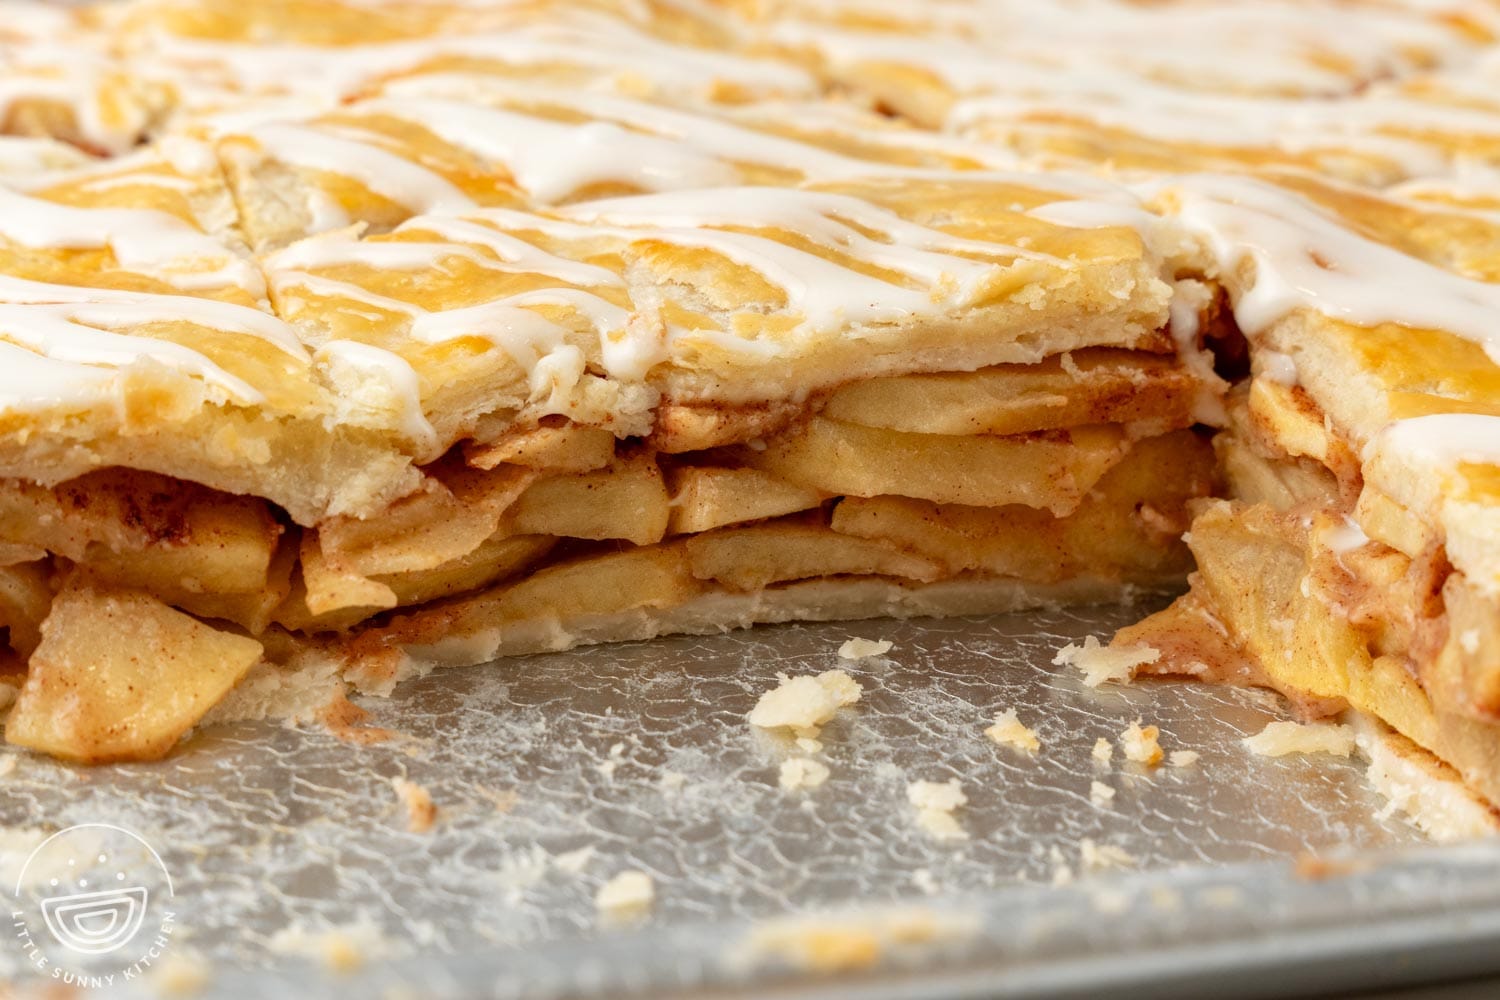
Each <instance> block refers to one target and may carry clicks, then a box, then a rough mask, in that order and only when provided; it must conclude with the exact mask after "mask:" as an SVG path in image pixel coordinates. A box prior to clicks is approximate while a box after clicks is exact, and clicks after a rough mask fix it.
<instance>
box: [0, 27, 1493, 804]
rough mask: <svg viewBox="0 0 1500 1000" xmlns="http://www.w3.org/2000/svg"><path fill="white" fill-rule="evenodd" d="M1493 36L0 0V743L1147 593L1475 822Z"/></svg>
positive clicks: (1211, 643)
mask: <svg viewBox="0 0 1500 1000" xmlns="http://www.w3.org/2000/svg"><path fill="white" fill-rule="evenodd" d="M1497 94H1500V5H1497V4H1495V3H1493V2H1486V0H1473V2H1464V0H1453V2H1452V3H1431V2H1415V0H1411V2H1403V0H1309V2H1305V3H1296V4H1279V3H1278V4H1257V5H1244V4H1234V3H1230V2H1227V0H1168V2H1161V3H1152V4H1137V3H1129V2H1124V0H1056V2H1054V3H1050V4H1045V5H1039V4H1035V3H1031V2H1029V0H1028V2H1023V0H948V2H945V3H941V4H935V5H904V4H896V3H888V2H882V0H858V2H856V0H788V2H778V0H767V2H764V3H757V4H747V3H736V2H728V0H725V2H712V0H702V2H697V3H693V2H689V3H681V2H654V0H646V2H624V0H619V2H616V0H497V2H493V3H480V2H474V0H454V2H452V3H448V2H442V0H437V2H431V0H428V2H421V3H418V2H404V0H348V2H339V0H269V2H263V3H256V4H244V3H238V4H231V3H228V2H227V0H124V2H119V3H104V4H98V5H95V6H91V7H83V8H54V7H49V6H46V5H43V4H39V3H28V2H21V3H16V2H14V0H4V2H0V133H3V134H0V476H3V477H4V478H3V480H0V556H3V557H4V558H3V560H0V562H3V568H0V623H3V625H4V627H5V635H6V636H7V647H6V653H5V655H6V659H5V666H4V672H3V673H0V692H8V693H9V694H8V695H7V698H8V700H10V701H11V702H12V704H11V707H10V710H9V716H8V720H7V722H6V727H5V736H6V739H7V740H8V741H9V742H11V743H13V744H19V745H21V746H25V747H29V748H32V749H35V750H38V751H41V752H45V753H49V754H53V755H56V756H59V757H63V758H67V759H72V760H79V761H88V762H100V761H111V760H130V759H149V758H153V757H159V756H161V755H163V754H166V753H167V752H169V751H170V750H171V748H172V747H173V746H175V745H176V744H177V742H178V741H179V740H180V739H181V738H182V737H183V736H184V734H186V733H187V732H189V731H190V730H191V729H192V728H193V727H195V726H197V725H199V724H200V723H203V722H205V721H213V720H224V719H234V718H246V717H264V716H266V715H269V714H280V715H293V716H296V715H306V714H308V713H311V712H314V711H316V710H317V708H318V707H319V706H321V705H322V704H324V703H325V702H327V701H328V699H329V698H330V697H337V696H338V695H339V694H341V693H342V692H343V691H345V690H349V689H353V690H357V691H362V692H370V693H384V692H388V691H389V690H390V689H391V688H392V686H393V685H394V684H396V683H398V682H399V681H400V680H402V679H403V678H406V677H410V676H412V675H415V674H418V673H420V672H422V671H425V670H428V669H431V668H432V667H434V666H437V665H447V664H475V663H482V662H487V661H490V660H492V659H494V658H495V657H497V656H505V655H512V654H521V653H530V652H537V651H546V650H561V649H566V648H568V647H570V646H573V645H576V644H579V643H584V642H602V641H613V640H623V639H641V638H648V637H652V636H656V635H662V634H667V633H674V632H688V633H703V632H712V631H717V630H721V629H727V628H733V627H741V626H746V625H750V624H754V623H757V622H774V621H786V620H793V619H836V618H857V617H869V616H880V615H930V614H965V613H975V612H984V611H1001V610H1013V609H1018V608H1023V607H1028V606H1037V605H1040V604H1050V603H1061V602H1089V601H1103V600H1117V599H1120V598H1122V597H1125V596H1129V595H1131V594H1134V593H1138V592H1141V591H1149V590H1157V591H1171V590H1172V589H1173V588H1177V589H1179V590H1180V589H1181V586H1182V583H1183V581H1184V580H1185V579H1187V580H1190V584H1191V585H1190V588H1189V589H1188V590H1187V592H1186V593H1185V594H1184V595H1183V596H1182V597H1180V598H1179V599H1178V600H1177V601H1176V603H1174V604H1173V605H1172V606H1171V607H1170V608H1169V609H1168V610H1166V611H1163V612H1161V613H1159V614H1157V615H1154V616H1152V617H1151V618H1149V619H1147V620H1146V621H1144V622H1142V623H1141V624H1139V625H1138V626H1134V627H1132V628H1131V629H1129V630H1127V631H1126V632H1125V633H1124V634H1122V635H1121V636H1119V637H1117V639H1116V642H1117V643H1121V644H1133V643H1145V644H1149V645H1151V646H1152V647H1153V648H1155V649H1157V650H1159V651H1160V652H1161V654H1162V655H1161V656H1160V657H1158V658H1156V659H1155V660H1154V662H1152V663H1150V665H1149V666H1148V667H1147V669H1154V670H1162V671H1173V672H1186V673H1196V674H1200V675H1204V676H1210V677H1215V678H1218V679H1222V680H1229V681H1241V682H1251V683H1259V684H1266V685H1270V686H1273V687H1275V688H1278V689H1279V690H1281V691H1283V692H1284V693H1286V694H1288V695H1289V696H1292V697H1293V698H1294V699H1296V700H1297V701H1298V702H1299V703H1300V704H1302V705H1303V706H1304V707H1305V708H1306V710H1307V711H1309V712H1314V713H1319V712H1336V711H1343V710H1346V709H1352V710H1355V711H1357V712H1359V713H1363V714H1364V715H1366V716H1368V717H1371V718H1373V719H1375V720H1379V721H1380V723H1381V724H1383V725H1385V726H1389V727H1390V728H1391V729H1393V730H1394V731H1396V732H1398V733H1400V734H1402V735H1403V736H1404V737H1405V738H1407V739H1409V740H1411V741H1412V742H1413V743H1415V744H1416V745H1418V746H1420V747H1422V748H1425V751H1426V752H1429V753H1430V754H1432V755H1434V756H1435V757H1436V758H1437V759H1438V760H1441V761H1442V762H1444V764H1443V766H1446V767H1451V768H1453V769H1456V771H1457V772H1459V773H1460V774H1461V775H1462V776H1463V778H1464V779H1465V780H1466V782H1467V783H1468V784H1469V785H1470V787H1472V788H1473V789H1474V790H1476V791H1477V792H1478V793H1479V794H1481V795H1482V796H1484V797H1485V798H1486V799H1488V800H1489V801H1491V802H1497V803H1500V97H1496V96H1495V95H1497Z"/></svg>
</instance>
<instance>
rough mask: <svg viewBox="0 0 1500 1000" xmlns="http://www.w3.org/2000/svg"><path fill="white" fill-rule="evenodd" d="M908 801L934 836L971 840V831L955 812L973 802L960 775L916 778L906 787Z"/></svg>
mask: <svg viewBox="0 0 1500 1000" xmlns="http://www.w3.org/2000/svg"><path fill="white" fill-rule="evenodd" d="M906 801H907V802H909V803H911V804H912V805H913V806H914V807H915V808H916V810H917V825H918V826H920V827H921V828H922V829H923V830H925V831H927V833H928V835H929V836H931V837H932V838H933V839H935V840H967V839H969V834H968V833H967V832H966V831H965V830H964V828H963V827H962V826H960V825H959V823H958V818H957V817H955V816H954V815H953V813H954V812H955V811H956V810H957V809H959V808H960V807H961V806H964V805H967V804H968V801H969V797H968V796H967V795H965V794H964V790H963V787H962V786H961V785H960V784H959V782H958V779H957V778H950V779H949V780H947V781H913V782H912V783H911V784H909V785H907V786H906Z"/></svg>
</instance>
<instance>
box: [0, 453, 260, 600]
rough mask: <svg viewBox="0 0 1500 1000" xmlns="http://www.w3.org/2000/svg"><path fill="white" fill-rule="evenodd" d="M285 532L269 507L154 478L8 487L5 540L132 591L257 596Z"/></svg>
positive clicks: (117, 472)
mask: <svg viewBox="0 0 1500 1000" xmlns="http://www.w3.org/2000/svg"><path fill="white" fill-rule="evenodd" d="M281 530H282V529H281V526H280V525H279V524H277V523H276V520H275V519H274V518H273V517H272V516H271V513H270V510H269V509H268V508H267V506H266V504H265V503H264V502H263V501H260V500H257V499H254V498H252V497H237V496H231V495H229V494H227V493H220V492H218V491H216V490H210V489H208V488H206V487H203V486H197V485H194V484H191V483H183V482H180V481H178V480H174V479H170V478H168V477H166V476H158V475H155V474H153V473H146V472H135V471H131V470H126V469H106V470H103V471H100V472H92V473H89V474H88V475H85V476H80V477H78V478H77V479H71V480H69V481H67V482H65V483H61V484H60V485H58V486H57V487H55V488H53V489H45V488H43V487H40V486H37V485H35V484H32V483H24V482H20V481H18V480H7V481H4V482H3V484H0V540H4V541H6V542H11V543H22V544H26V545H33V546H44V547H45V548H47V549H48V550H50V551H52V552H56V553H59V554H60V555H65V556H67V557H68V558H69V559H73V560H75V561H79V562H85V563H88V564H90V565H91V566H94V567H96V568H97V569H98V570H99V572H100V573H101V574H103V575H106V576H108V577H109V578H110V579H112V580H118V581H119V582H120V584H121V585H123V586H140V587H142V588H147V589H149V588H152V587H154V586H155V585H156V584H158V583H160V582H162V581H171V583H172V585H173V586H175V587H177V588H179V589H183V590H192V591H197V592H203V593H243V592H245V591H251V590H256V589H258V588H259V587H261V586H262V585H263V584H264V583H265V580H266V569H267V567H268V566H269V565H270V562H271V555H272V553H273V552H274V551H275V549H276V542H277V539H278V538H279V537H280V536H281Z"/></svg>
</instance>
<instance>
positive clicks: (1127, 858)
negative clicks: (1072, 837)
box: [1078, 837, 1136, 871]
mask: <svg viewBox="0 0 1500 1000" xmlns="http://www.w3.org/2000/svg"><path fill="white" fill-rule="evenodd" d="M1078 855H1079V861H1080V862H1081V863H1082V865H1083V870H1084V871H1102V870H1104V869H1107V868H1129V867H1131V866H1133V865H1134V864H1135V863H1136V861H1135V857H1134V856H1133V855H1131V854H1130V853H1128V852H1127V851H1126V850H1125V849H1124V848H1123V847H1116V846H1114V845H1113V844H1096V843H1094V841H1092V840H1090V839H1089V838H1088V837H1085V838H1083V839H1082V840H1080V841H1079V842H1078Z"/></svg>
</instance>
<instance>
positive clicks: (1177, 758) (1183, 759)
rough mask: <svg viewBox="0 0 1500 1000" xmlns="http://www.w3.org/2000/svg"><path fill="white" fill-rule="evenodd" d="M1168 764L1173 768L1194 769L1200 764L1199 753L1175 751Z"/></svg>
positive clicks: (1194, 751)
mask: <svg viewBox="0 0 1500 1000" xmlns="http://www.w3.org/2000/svg"><path fill="white" fill-rule="evenodd" d="M1167 762H1168V763H1170V764H1171V765H1172V766H1173V767H1192V766H1193V765H1194V764H1196V763H1198V751H1196V750H1173V751H1172V753H1171V754H1170V755H1169V756H1168V757H1167Z"/></svg>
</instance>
